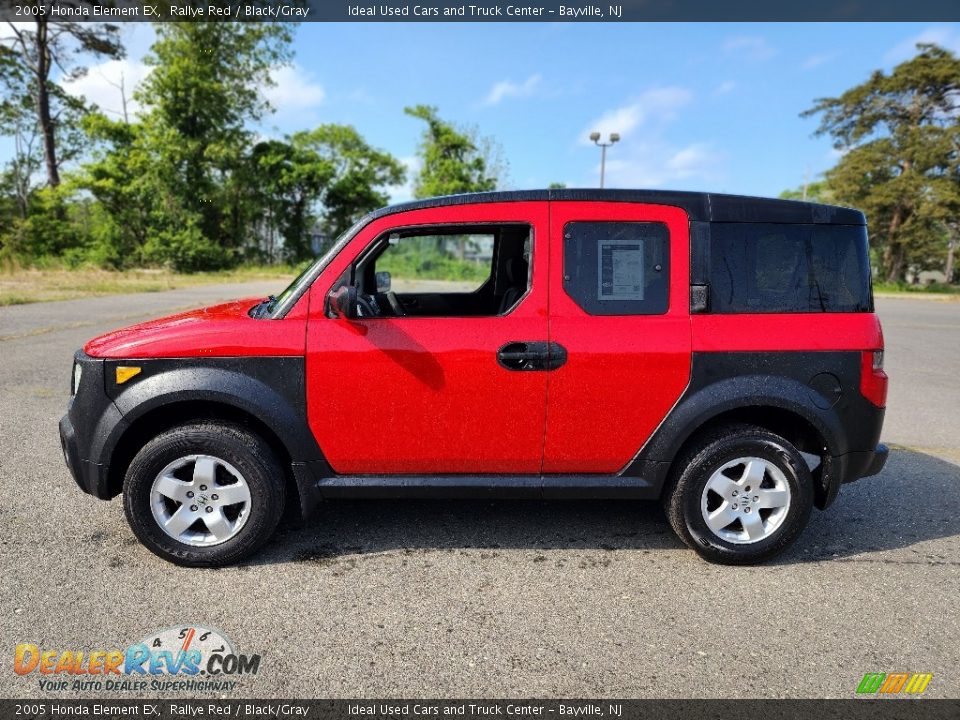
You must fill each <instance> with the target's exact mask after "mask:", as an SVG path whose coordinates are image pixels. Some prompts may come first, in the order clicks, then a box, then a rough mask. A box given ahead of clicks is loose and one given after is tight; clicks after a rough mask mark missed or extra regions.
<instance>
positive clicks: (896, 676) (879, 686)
mask: <svg viewBox="0 0 960 720" xmlns="http://www.w3.org/2000/svg"><path fill="white" fill-rule="evenodd" d="M931 680H933V673H905V672H902V673H867V674H866V675H864V676H863V680H861V681H860V684H859V685H858V686H857V694H858V695H898V694H901V693H903V694H907V695H919V694H921V693H922V692H923V691H924V690H926V689H927V685H929V684H930V681H931Z"/></svg>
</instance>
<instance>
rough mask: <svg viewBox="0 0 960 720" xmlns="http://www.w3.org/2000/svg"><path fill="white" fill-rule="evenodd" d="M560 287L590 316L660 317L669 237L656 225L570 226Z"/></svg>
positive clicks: (663, 307) (666, 282)
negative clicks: (561, 285)
mask: <svg viewBox="0 0 960 720" xmlns="http://www.w3.org/2000/svg"><path fill="white" fill-rule="evenodd" d="M563 236H564V242H563V287H564V289H565V290H566V291H567V294H568V295H569V296H570V297H571V298H572V299H573V300H574V301H575V302H576V303H577V304H578V305H579V306H580V307H581V308H582V309H583V310H584V311H585V312H587V313H589V314H591V315H660V314H662V313H665V312H666V311H667V306H668V304H669V297H668V290H669V268H668V262H669V249H670V242H669V240H670V232H669V230H668V229H667V226H666V225H664V224H663V223H658V222H573V223H568V224H567V225H566V226H565V227H564V231H563Z"/></svg>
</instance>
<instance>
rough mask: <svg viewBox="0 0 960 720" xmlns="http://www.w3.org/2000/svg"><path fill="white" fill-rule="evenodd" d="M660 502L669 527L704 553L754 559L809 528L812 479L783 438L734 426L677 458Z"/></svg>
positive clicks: (716, 558) (718, 558) (736, 560)
mask: <svg viewBox="0 0 960 720" xmlns="http://www.w3.org/2000/svg"><path fill="white" fill-rule="evenodd" d="M664 506H665V510H666V513H667V519H668V520H669V521H670V525H671V527H672V528H673V530H674V532H676V533H677V535H678V536H679V537H680V539H681V540H683V541H684V542H685V543H686V544H687V545H689V546H690V547H692V548H693V549H694V550H696V551H697V553H698V554H699V555H700V556H701V557H703V558H705V559H706V560H709V561H711V562H719V563H726V564H731V565H748V564H752V563H759V562H763V561H764V560H768V559H770V558H772V557H774V556H775V555H778V554H780V553H781V552H783V551H784V550H786V549H787V547H789V546H790V544H791V543H793V541H794V540H796V538H797V536H798V535H799V534H800V532H801V531H802V530H803V528H804V527H805V526H806V524H807V521H808V520H809V518H810V511H811V508H812V507H813V478H812V477H811V474H810V469H809V468H808V467H807V464H806V462H805V461H804V459H803V456H802V455H801V454H800V453H799V451H798V450H797V449H796V448H795V447H794V446H793V445H792V444H791V443H789V442H788V441H787V440H785V439H784V438H782V437H780V436H779V435H776V434H775V433H772V432H769V431H767V430H765V429H763V428H760V427H754V426H749V425H734V426H729V427H727V428H724V429H722V430H720V431H718V432H716V433H713V434H711V435H709V436H706V437H704V438H703V439H702V440H700V441H699V442H697V443H696V444H695V445H694V446H693V447H692V448H690V449H689V451H688V452H686V453H685V454H684V456H683V457H682V458H680V460H679V463H678V466H677V468H676V470H675V472H674V475H673V480H672V483H671V484H670V486H669V487H668V488H667V491H666V493H665V495H664Z"/></svg>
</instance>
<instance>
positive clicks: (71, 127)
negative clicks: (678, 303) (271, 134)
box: [0, 0, 960, 282]
mask: <svg viewBox="0 0 960 720" xmlns="http://www.w3.org/2000/svg"><path fill="white" fill-rule="evenodd" d="M72 1H73V2H75V3H82V2H84V1H85V0H72ZM155 30H156V40H155V42H154V44H153V46H152V47H151V49H150V52H149V53H148V55H147V57H146V58H145V60H144V62H145V63H146V64H147V65H148V66H149V67H150V68H151V70H152V71H151V72H150V74H149V75H148V76H147V77H146V79H145V80H144V81H143V82H142V83H140V85H139V86H138V87H136V88H135V89H132V90H131V91H130V93H129V96H128V92H127V88H125V87H123V86H122V84H121V86H120V87H119V88H118V91H119V92H120V94H121V97H122V101H123V112H122V113H121V114H120V116H119V117H108V116H107V115H106V114H105V113H104V112H103V111H101V110H100V109H99V108H96V107H90V106H88V105H87V104H86V103H84V102H83V101H82V100H80V99H78V98H76V97H75V96H73V95H71V94H70V93H68V92H67V91H66V89H65V85H66V84H67V83H68V82H69V81H70V80H71V79H74V78H76V77H78V76H80V75H81V74H83V73H84V72H85V64H84V63H85V62H90V61H92V60H94V59H104V58H120V57H123V55H124V48H123V45H122V43H121V41H120V35H119V31H118V28H117V27H116V26H113V25H110V24H105V23H100V24H95V23H76V22H68V21H62V22H61V21H58V22H51V21H49V20H48V19H46V18H37V19H36V21H35V23H34V24H33V25H32V26H29V27H28V26H24V25H22V24H18V25H12V24H11V25H10V31H9V33H8V37H7V38H6V39H5V40H4V41H3V43H0V90H2V96H0V128H2V129H0V132H2V133H3V134H4V135H6V136H8V138H9V139H10V140H12V143H13V148H14V151H13V157H12V158H10V159H9V160H8V161H7V162H6V164H5V165H4V166H3V168H2V176H0V258H2V257H12V258H16V259H17V260H18V261H20V262H22V263H27V264H29V263H42V262H44V261H46V260H47V259H49V258H57V259H58V260H59V261H65V262H67V263H70V264H80V263H92V264H96V265H100V266H105V267H115V268H125V267H135V266H144V265H147V266H149V265H164V266H169V267H172V268H174V269H176V270H185V271H191V270H206V269H217V268H224V267H230V266H233V265H237V264H239V263H245V262H276V261H284V262H291V263H297V262H301V261H303V260H305V259H308V258H309V257H311V256H312V255H313V254H314V251H315V249H316V247H315V246H316V243H317V239H318V237H319V238H329V239H332V238H334V237H336V236H337V235H338V234H339V233H341V232H342V231H343V230H345V229H346V228H348V227H349V226H350V225H351V224H353V223H354V222H355V221H356V220H357V219H359V217H361V216H362V215H363V214H365V213H367V212H369V211H370V210H373V209H375V208H377V207H380V206H382V205H384V204H386V203H387V202H388V200H389V189H390V188H391V187H395V186H397V185H400V184H401V183H403V182H405V181H406V176H407V172H408V171H407V168H405V167H404V165H403V164H402V163H401V162H400V161H399V160H398V159H397V158H396V157H394V156H393V155H391V154H390V153H389V152H386V151H384V150H382V149H379V148H376V147H374V146H372V145H371V144H369V143H368V142H367V141H366V140H365V139H364V138H363V137H362V136H361V135H360V133H359V132H357V130H356V129H355V128H354V127H352V126H349V125H335V124H324V125H320V126H318V127H315V128H313V129H309V130H302V131H298V132H294V133H292V134H290V135H287V136H285V137H282V138H272V139H270V138H263V137H260V136H258V135H257V133H256V132H255V130H254V129H253V128H254V127H256V124H257V123H258V122H259V121H261V120H262V119H263V118H265V117H266V116H267V115H268V114H269V113H270V112H272V108H271V107H270V105H269V103H268V102H267V101H266V100H265V98H264V94H263V89H264V88H266V87H269V86H270V85H271V84H272V82H273V81H272V77H271V73H272V72H274V71H275V70H276V69H277V68H278V67H280V66H282V65H283V64H284V63H288V62H290V60H291V59H292V50H291V43H292V36H291V33H292V30H293V26H292V25H290V24H270V23H157V24H156V25H155ZM917 50H918V52H917V54H916V55H915V56H914V57H913V58H911V59H910V60H907V61H906V62H903V63H901V64H900V65H898V66H897V67H895V68H894V69H893V70H892V71H891V72H889V73H885V72H883V71H879V70H878V71H876V72H874V73H873V74H872V75H871V76H870V77H869V78H868V79H867V80H866V82H864V83H862V84H860V85H857V86H856V87H853V88H851V89H849V90H847V91H846V92H844V93H842V94H841V95H840V96H838V97H834V98H821V99H819V100H816V101H815V103H814V105H813V107H811V108H810V109H809V110H807V111H806V112H805V113H804V116H814V117H817V118H818V119H819V122H820V125H819V128H818V130H817V133H818V134H819V135H825V136H829V137H830V138H831V139H832V140H833V143H834V146H835V148H836V149H837V150H838V151H839V160H838V162H837V164H836V166H835V167H833V168H832V169H831V170H829V171H828V172H827V173H825V175H824V177H823V179H822V180H819V181H818V182H816V183H813V184H812V185H809V186H807V187H806V188H805V189H804V190H803V191H787V192H785V193H784V194H783V195H784V196H785V197H800V196H802V197H806V198H808V199H812V200H821V201H825V202H833V203H838V204H845V205H851V206H853V207H857V208H860V209H862V210H864V211H865V212H866V214H867V218H868V222H869V226H870V233H871V234H870V241H871V250H872V253H873V256H874V265H875V266H876V267H877V268H878V270H879V276H880V278H881V279H883V280H886V281H890V282H902V281H903V280H904V279H905V277H906V276H907V274H908V273H912V274H916V273H917V272H918V271H920V270H925V269H940V270H944V271H945V273H946V275H947V276H948V280H949V279H950V277H951V276H952V275H953V274H955V272H956V271H955V269H954V267H955V263H954V261H953V256H954V251H955V249H956V248H957V247H958V245H960V221H958V218H960V60H958V58H957V57H956V56H955V55H954V54H952V53H951V52H949V51H947V50H945V49H943V48H940V47H938V46H936V45H928V44H923V45H918V47H917ZM130 102H135V103H136V104H137V106H138V107H139V108H140V111H139V112H138V113H137V114H136V115H131V114H130V113H128V112H127V107H128V103H130ZM406 112H407V114H408V115H410V116H412V117H414V118H417V119H419V120H421V121H423V123H424V129H423V134H422V137H421V142H420V144H419V147H418V156H419V170H418V172H417V174H416V177H415V178H413V188H414V193H413V194H414V196H415V197H428V196H432V195H446V194H451V193H461V192H473V191H483V190H493V189H496V188H497V187H499V186H500V185H501V183H502V181H503V176H504V174H505V170H506V162H505V161H504V160H503V154H502V151H501V150H500V148H499V146H498V145H497V144H496V143H495V142H494V141H492V140H490V139H489V138H484V137H483V136H481V135H480V134H479V133H478V131H477V130H476V128H464V127H458V126H456V125H454V124H452V123H450V122H448V121H445V120H444V119H442V118H441V117H440V116H439V114H438V110H437V109H436V108H435V107H431V106H427V105H416V106H412V107H408V108H406Z"/></svg>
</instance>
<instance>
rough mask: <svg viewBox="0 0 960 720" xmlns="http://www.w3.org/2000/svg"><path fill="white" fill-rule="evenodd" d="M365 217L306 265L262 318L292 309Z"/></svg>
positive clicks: (361, 225)
mask: <svg viewBox="0 0 960 720" xmlns="http://www.w3.org/2000/svg"><path fill="white" fill-rule="evenodd" d="M366 223H367V216H364V217H362V218H361V219H360V220H358V221H357V222H355V223H354V224H353V225H351V226H350V227H349V228H348V229H347V230H346V231H344V233H343V234H342V235H341V236H340V237H338V238H337V239H336V242H334V243H333V245H332V246H331V247H330V249H329V250H327V252H325V253H324V254H323V255H321V256H320V257H318V258H317V259H316V260H314V261H313V262H312V263H310V264H309V265H307V267H305V268H304V269H303V271H302V272H301V273H300V274H299V275H297V277H296V278H295V279H294V281H293V282H292V283H290V284H289V285H287V287H286V288H285V289H284V291H283V292H281V293H280V294H279V295H277V297H276V298H275V299H274V300H273V301H272V302H271V303H270V305H269V307H268V308H267V312H266V313H264V315H263V317H265V318H271V319H272V318H278V317H283V316H284V315H286V313H287V310H289V309H290V308H291V307H293V306H294V305H295V304H296V302H297V300H299V299H300V296H301V295H303V293H304V292H305V291H306V289H307V288H309V287H310V285H311V284H312V283H313V281H314V280H316V279H317V276H318V275H319V274H320V273H321V272H322V271H323V269H324V268H325V267H326V266H327V265H328V264H330V261H331V260H333V258H334V257H336V255H337V253H339V252H340V251H341V250H342V249H343V247H344V246H345V245H346V244H347V243H348V242H350V240H351V239H352V238H353V236H354V235H356V234H357V232H358V231H359V230H360V228H361V227H363V226H364V225H366Z"/></svg>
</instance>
